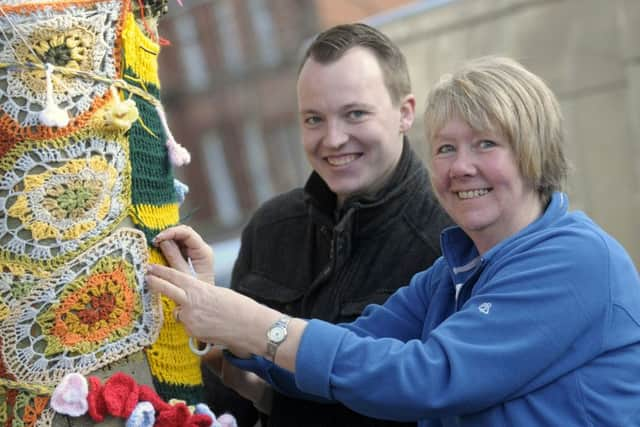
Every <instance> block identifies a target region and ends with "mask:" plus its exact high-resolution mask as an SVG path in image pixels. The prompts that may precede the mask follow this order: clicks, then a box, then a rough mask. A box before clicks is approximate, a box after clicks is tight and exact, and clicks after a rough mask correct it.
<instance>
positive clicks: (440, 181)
mask: <svg viewBox="0 0 640 427" xmlns="http://www.w3.org/2000/svg"><path fill="white" fill-rule="evenodd" d="M425 124H426V133H427V143H428V145H429V148H430V158H429V162H428V163H429V166H430V169H431V180H432V184H433V187H434V189H435V192H436V194H437V196H438V199H439V200H440V202H441V204H442V206H443V207H444V208H445V210H446V211H447V213H448V214H449V215H450V216H451V217H452V218H453V219H454V221H455V222H456V224H457V226H456V227H452V228H449V229H447V230H445V231H444V232H443V234H442V238H441V243H442V251H443V257H442V258H440V259H439V260H438V261H436V263H435V264H434V265H433V266H432V267H431V268H429V269H428V270H426V271H423V272H421V273H418V274H417V275H415V276H414V277H413V279H412V280H411V283H409V285H408V286H407V287H404V288H401V289H400V290H399V291H397V292H396V293H395V294H394V295H393V296H392V297H391V298H390V299H389V300H388V301H387V302H386V303H385V304H384V305H383V306H369V307H368V308H367V310H366V311H365V312H364V313H363V315H362V316H361V317H360V318H358V319H357V320H356V321H354V322H353V323H350V324H343V325H338V326H336V325H330V324H328V323H325V322H321V321H318V320H309V321H305V320H302V319H291V320H290V321H289V320H288V319H287V318H286V317H285V318H283V317H282V316H281V315H280V313H278V312H275V311H274V310H271V309H268V308H266V307H264V306H260V305H258V304H257V303H255V302H253V301H252V300H250V299H248V298H245V297H243V296H241V295H238V294H235V293H233V292H232V291H230V290H228V289H219V288H215V287H213V286H207V285H205V284H204V283H202V282H199V281H198V280H196V279H194V278H192V277H190V276H189V275H188V274H185V273H184V272H180V271H175V270H171V269H169V268H166V267H162V266H152V268H151V270H150V274H149V276H148V283H149V286H151V287H152V288H153V289H155V290H157V291H160V292H163V293H165V294H166V295H168V296H169V297H171V298H173V299H174V300H175V301H176V302H177V303H178V304H179V306H180V307H181V309H180V311H179V313H178V316H179V319H180V320H181V321H182V322H183V323H184V324H185V326H186V327H187V329H188V330H189V331H190V332H191V333H192V335H193V336H195V337H197V338H198V339H199V340H201V341H205V342H215V343H220V344H225V345H228V346H231V347H232V348H233V349H234V351H236V354H245V355H246V354H247V353H251V354H253V355H257V356H262V357H255V356H254V357H252V358H251V359H249V360H248V361H246V360H245V361H242V360H239V359H235V360H233V359H234V358H232V357H231V358H230V359H232V360H233V362H234V363H235V364H237V365H239V366H242V367H246V368H249V369H252V370H254V371H255V372H258V373H260V374H261V376H263V377H265V378H266V379H267V380H269V381H270V382H271V383H272V384H273V386H274V387H277V388H279V389H280V390H281V391H284V392H288V393H292V394H296V393H300V394H305V395H307V396H309V397H310V398H311V397H312V396H315V397H316V398H321V399H330V400H337V401H340V402H342V403H343V404H345V405H347V406H349V407H351V408H352V409H354V410H356V411H359V412H362V413H364V414H367V415H369V416H373V417H379V418H387V419H394V420H399V421H407V420H416V421H418V422H419V425H420V426H550V425H563V426H586V425H593V426H596V425H597V426H621V425H624V426H629V425H640V404H639V403H640V278H639V277H638V273H637V270H636V269H635V267H634V265H633V263H632V261H631V260H630V258H629V256H628V255H627V253H626V252H625V250H624V248H622V246H621V245H620V244H619V243H617V242H616V241H615V240H614V239H613V238H612V237H611V236H609V235H608V234H606V233H605V232H604V231H603V230H602V229H601V228H599V227H598V226H597V225H596V224H595V223H593V222H592V221H591V220H590V219H589V218H588V217H587V216H586V215H585V214H583V213H581V212H572V213H570V212H568V199H567V196H566V195H565V194H564V193H562V192H560V191H561V190H562V186H563V182H564V179H565V177H566V174H567V161H566V158H565V154H564V135H563V125H562V118H561V114H560V110H559V107H558V103H557V100H556V98H555V96H554V95H553V94H552V93H551V91H550V90H549V88H548V87H547V86H546V85H545V84H544V83H543V82H542V80H540V79H539V78H538V77H537V76H535V75H533V74H532V73H530V72H529V71H527V70H526V69H524V68H523V67H522V66H521V65H520V64H518V63H517V62H515V61H513V60H510V59H507V58H496V57H485V58H480V59H477V60H474V61H471V62H469V63H468V64H466V65H465V66H464V67H462V68H461V69H460V70H459V71H457V72H456V73H455V74H453V75H450V76H446V77H444V78H443V79H442V80H441V81H440V82H439V83H438V84H437V85H436V86H435V87H434V88H433V89H432V91H431V92H430V94H429V97H428V100H427V108H426V112H425ZM171 239H174V240H175V241H172V240H171ZM159 241H161V242H162V243H161V248H163V250H165V253H170V254H171V253H173V254H174V256H173V258H175V259H178V256H177V248H178V247H179V246H182V247H183V248H184V247H187V248H188V247H190V246H191V247H192V248H196V247H199V245H201V243H198V244H196V243H194V242H196V241H198V239H197V238H196V237H194V233H193V232H191V231H189V230H187V231H184V230H182V231H179V232H176V231H175V230H169V231H167V232H165V234H161V235H160V238H159ZM176 242H177V243H176ZM176 245H178V246H176ZM398 262H401V259H399V260H398ZM181 263H184V261H180V260H177V261H176V262H175V263H174V264H172V265H174V266H176V267H178V268H180V269H182V270H185V268H184V264H181ZM204 264H207V263H204ZM265 334H267V337H265ZM283 336H284V337H283ZM276 350H277V351H276ZM264 357H268V358H269V359H272V362H273V364H272V363H269V362H267V361H265V360H264ZM282 368H283V369H282ZM287 371H290V372H287Z"/></svg>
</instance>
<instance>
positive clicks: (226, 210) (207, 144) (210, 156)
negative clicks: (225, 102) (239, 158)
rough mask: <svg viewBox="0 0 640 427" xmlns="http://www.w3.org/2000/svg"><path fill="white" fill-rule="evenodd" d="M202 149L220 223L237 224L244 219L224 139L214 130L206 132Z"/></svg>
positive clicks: (227, 225) (224, 224)
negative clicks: (225, 151) (223, 143)
mask: <svg viewBox="0 0 640 427" xmlns="http://www.w3.org/2000/svg"><path fill="white" fill-rule="evenodd" d="M202 149H203V151H204V159H205V163H206V165H207V167H206V170H207V175H208V179H209V188H211V189H212V191H213V199H214V200H215V203H216V210H217V216H218V218H219V220H220V224H221V225H223V226H225V227H232V226H234V225H237V224H238V223H239V222H240V220H241V219H242V218H241V213H240V207H239V206H238V198H237V195H236V190H235V186H234V185H233V179H232V178H231V174H230V173H229V167H228V162H227V158H226V156H225V153H224V147H223V145H222V140H221V139H220V137H219V136H218V134H217V133H215V132H214V131H210V132H207V133H205V134H204V136H203V139H202Z"/></svg>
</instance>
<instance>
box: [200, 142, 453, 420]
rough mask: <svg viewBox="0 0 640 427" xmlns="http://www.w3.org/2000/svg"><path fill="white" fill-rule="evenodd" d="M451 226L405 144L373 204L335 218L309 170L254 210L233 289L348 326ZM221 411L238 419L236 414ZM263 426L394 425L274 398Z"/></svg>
mask: <svg viewBox="0 0 640 427" xmlns="http://www.w3.org/2000/svg"><path fill="white" fill-rule="evenodd" d="M450 224H451V222H450V220H449V218H448V216H447V215H446V214H445V213H444V211H443V210H442V208H441V207H440V205H439V204H438V203H437V201H436V200H435V197H434V196H433V194H432V192H431V187H430V183H429V179H428V175H427V172H426V170H425V168H424V166H423V165H422V164H421V162H420V160H419V159H418V157H417V156H416V155H415V153H414V152H413V150H412V149H411V147H410V145H409V143H408V142H407V141H406V140H405V142H404V147H403V152H402V156H401V159H400V162H399V164H398V167H397V168H396V170H395V172H394V174H393V175H392V177H391V179H390V180H389V182H388V183H387V185H386V186H385V187H384V188H383V189H382V190H381V191H379V192H378V193H377V194H375V195H373V196H360V197H353V198H350V199H347V200H346V201H345V203H344V204H343V206H342V208H341V209H339V210H337V209H336V196H335V194H334V193H333V192H331V191H330V190H329V188H328V187H327V185H326V184H325V182H324V181H323V180H322V178H320V176H319V175H317V174H316V173H315V172H314V173H312V174H311V176H310V178H309V180H308V181H307V184H306V185H305V187H304V189H302V188H300V189H295V190H293V191H290V192H288V193H285V194H282V195H280V196H277V197H275V198H274V199H272V200H270V201H268V202H266V203H265V204H264V205H263V206H262V207H260V208H259V209H258V211H257V212H256V213H255V215H254V216H253V218H252V219H251V221H250V222H249V224H248V225H247V227H246V228H245V230H244V232H243V234H242V244H241V249H240V254H239V256H238V260H237V261H236V264H235V266H234V270H233V276H232V281H231V283H232V285H231V287H232V288H233V289H235V290H237V291H239V292H241V293H243V294H246V295H248V296H250V297H252V298H254V299H256V300H257V301H259V302H261V303H264V304H266V305H269V306H271V307H273V308H275V309H276V310H279V311H282V312H284V313H287V314H290V315H292V316H295V317H302V318H318V319H323V320H326V321H329V322H334V323H337V322H348V321H351V320H353V319H354V318H356V317H357V316H358V315H359V314H360V313H361V312H362V311H363V309H364V307H365V306H367V305H368V304H372V303H376V304H381V303H383V302H384V301H385V300H386V299H387V297H389V295H391V294H392V293H393V292H394V291H395V290H396V289H397V288H399V287H401V286H403V285H406V284H408V283H409V279H410V278H411V277H412V276H413V275H414V274H415V273H417V272H418V271H421V270H424V269H426V268H427V267H429V266H430V265H431V264H432V263H433V261H434V260H435V259H436V258H437V257H439V256H440V244H439V237H440V232H441V231H442V229H443V228H444V227H446V226H448V225H450ZM265 345H266V342H265ZM318 351H322V349H318ZM380 386H381V387H384V385H382V384H381V385H380ZM210 391H211V390H210ZM216 400H218V399H216ZM218 403H220V402H218ZM227 404H228V403H227ZM215 406H216V407H219V405H218V404H216V405H215ZM220 409H222V410H228V411H229V412H231V413H234V415H237V416H239V418H242V415H241V414H240V412H241V411H242V409H241V407H227V408H220ZM268 425H269V426H274V427H275V426H277V427H285V426H295V427H299V426H327V427H328V426H331V427H334V426H350V427H355V426H392V425H393V426H398V425H399V424H398V423H391V422H388V421H379V420H373V419H371V418H367V417H364V416H362V415H359V414H356V413H354V412H352V411H351V410H349V409H347V408H346V407H344V406H342V405H338V404H336V405H326V404H318V403H312V402H306V401H299V400H292V399H290V398H288V397H286V396H283V395H280V394H277V393H276V395H275V397H274V402H273V407H272V412H271V416H270V417H269V424H268ZM412 425H415V423H414V424H412Z"/></svg>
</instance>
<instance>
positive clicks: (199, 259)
mask: <svg viewBox="0 0 640 427" xmlns="http://www.w3.org/2000/svg"><path fill="white" fill-rule="evenodd" d="M153 243H154V244H155V246H157V247H158V248H159V249H160V251H162V254H163V255H164V257H165V258H166V259H167V262H168V263H169V265H170V266H171V267H173V268H175V269H176V270H179V271H182V272H183V273H191V266H190V265H189V260H191V265H192V266H193V272H195V274H196V277H197V278H198V279H200V280H202V281H203V282H207V283H210V284H213V283H214V272H213V271H214V270H213V250H212V249H211V247H210V246H209V245H207V243H206V242H205V241H204V240H202V237H200V235H199V234H198V233H196V232H195V230H193V228H191V227H189V226H187V225H178V226H175V227H171V228H167V229H166V230H164V231H162V232H160V233H158V235H157V236H156V237H155V239H153Z"/></svg>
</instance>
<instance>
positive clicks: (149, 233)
mask: <svg viewBox="0 0 640 427" xmlns="http://www.w3.org/2000/svg"><path fill="white" fill-rule="evenodd" d="M174 225H178V224H174ZM135 226H136V228H137V229H138V230H140V231H142V232H143V233H144V236H145V237H146V238H147V244H148V245H149V246H153V239H154V238H155V237H156V236H157V235H158V233H160V232H161V231H162V230H156V229H153V228H149V227H145V226H144V225H143V224H141V223H136V224H135Z"/></svg>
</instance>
